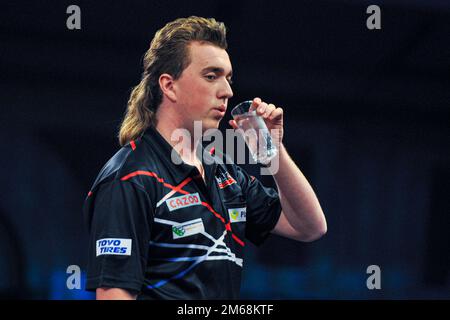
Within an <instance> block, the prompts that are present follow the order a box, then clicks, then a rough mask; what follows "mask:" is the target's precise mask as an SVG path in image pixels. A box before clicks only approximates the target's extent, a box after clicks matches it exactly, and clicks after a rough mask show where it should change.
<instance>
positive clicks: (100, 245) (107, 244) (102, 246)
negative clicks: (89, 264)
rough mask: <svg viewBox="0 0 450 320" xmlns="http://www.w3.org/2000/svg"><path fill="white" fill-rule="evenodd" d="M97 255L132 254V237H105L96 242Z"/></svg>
mask: <svg viewBox="0 0 450 320" xmlns="http://www.w3.org/2000/svg"><path fill="white" fill-rule="evenodd" d="M96 250H97V257H98V256H101V255H107V254H111V255H118V256H131V239H119V238H105V239H100V240H97V242H96Z"/></svg>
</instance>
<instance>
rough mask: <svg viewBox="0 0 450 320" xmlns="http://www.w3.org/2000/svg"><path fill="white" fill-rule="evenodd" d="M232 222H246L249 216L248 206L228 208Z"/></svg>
mask: <svg viewBox="0 0 450 320" xmlns="http://www.w3.org/2000/svg"><path fill="white" fill-rule="evenodd" d="M228 215H229V216H230V222H231V223H233V222H245V221H246V218H247V208H232V209H228Z"/></svg>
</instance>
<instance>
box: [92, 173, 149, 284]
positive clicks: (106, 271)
mask: <svg viewBox="0 0 450 320" xmlns="http://www.w3.org/2000/svg"><path fill="white" fill-rule="evenodd" d="M90 198H91V199H88V200H86V201H91V203H89V204H88V205H86V207H87V208H88V209H87V210H88V211H89V212H87V215H88V216H89V220H88V223H89V250H88V253H89V257H88V269H87V280H86V290H95V289H96V288H100V287H109V288H122V289H127V290H130V291H132V292H136V293H138V292H140V291H141V287H142V284H143V282H144V274H145V268H146V265H147V255H148V248H149V241H150V231H151V230H150V229H151V227H150V226H151V222H152V220H153V209H152V206H151V204H150V199H149V197H148V195H147V193H146V192H145V191H144V190H142V189H141V188H140V187H139V186H137V185H135V184H134V183H132V182H128V181H120V180H114V181H111V182H107V183H104V184H101V185H100V186H99V187H98V188H97V190H96V191H94V192H93V193H92V195H91V197H90ZM85 210H86V209H85Z"/></svg>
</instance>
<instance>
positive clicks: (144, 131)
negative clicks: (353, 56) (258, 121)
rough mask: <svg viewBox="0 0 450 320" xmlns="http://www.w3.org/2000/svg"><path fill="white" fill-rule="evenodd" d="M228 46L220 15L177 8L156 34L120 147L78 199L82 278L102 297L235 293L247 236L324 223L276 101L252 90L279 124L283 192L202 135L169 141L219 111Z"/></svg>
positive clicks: (269, 120) (310, 234)
mask: <svg viewBox="0 0 450 320" xmlns="http://www.w3.org/2000/svg"><path fill="white" fill-rule="evenodd" d="M226 48H227V44H226V38H225V26H224V25H223V23H219V22H217V21H215V20H214V19H205V18H199V17H189V18H183V19H178V20H175V21H173V22H171V23H168V24H167V25H166V26H165V27H164V28H162V29H161V30H159V31H158V32H157V33H156V34H155V37H154V39H153V40H152V42H151V45H150V49H149V50H148V51H147V53H146V55H145V58H144V73H143V76H142V81H141V83H140V84H139V85H138V86H137V87H135V88H134V90H133V92H132V94H131V97H130V100H129V102H128V108H127V113H126V115H125V119H124V121H123V123H122V126H121V129H120V134H119V140H120V143H121V145H122V148H121V149H120V150H119V151H118V152H117V153H116V155H115V156H114V157H113V158H111V159H110V160H109V161H108V163H107V164H106V165H105V166H104V167H103V169H102V170H101V172H100V174H99V176H98V177H97V179H96V181H95V182H94V185H93V187H92V189H91V191H90V192H89V193H88V197H87V198H86V202H85V207H84V210H85V214H86V217H87V219H88V225H89V230H90V247H89V265H88V275H87V283H86V288H87V289H88V290H96V294H97V299H136V298H141V299H229V298H238V297H239V290H240V280H241V278H240V277H241V272H242V267H243V249H244V247H245V240H246V239H248V240H249V241H251V242H253V243H255V244H256V245H259V244H261V243H262V242H263V241H264V240H265V239H266V238H267V236H268V235H269V233H271V232H272V233H275V234H278V235H280V236H284V237H287V238H290V239H294V240H298V241H313V240H315V239H318V238H319V237H321V236H322V235H323V234H325V232H326V229H327V227H326V221H325V217H324V215H323V212H322V209H321V207H320V204H319V202H318V200H317V198H316V196H315V194H314V191H313V190H312V188H311V186H310V185H309V183H308V181H307V180H306V178H305V177H304V176H303V174H302V173H301V171H300V170H299V169H298V167H297V166H296V165H295V164H294V162H293V161H292V160H291V158H290V157H289V155H288V153H287V151H286V149H285V148H284V146H283V144H282V143H281V141H282V137H283V110H282V109H281V108H277V107H275V106H274V105H273V104H267V103H265V102H263V101H261V99H259V98H255V99H254V100H253V105H252V107H253V108H255V109H256V110H257V113H258V114H259V115H260V116H262V117H263V118H264V120H265V122H266V124H267V126H268V128H269V129H272V130H274V132H278V135H277V136H274V139H275V140H276V142H277V144H278V147H279V159H278V161H279V169H278V171H277V172H276V173H275V172H274V179H275V181H276V183H277V187H278V193H277V192H276V191H275V190H273V189H271V188H266V187H264V186H263V185H262V184H261V183H260V182H259V181H258V179H256V178H254V177H252V176H249V175H248V174H247V173H246V172H245V171H244V170H242V169H241V168H240V167H239V166H237V165H235V164H232V163H231V164H230V163H228V162H227V163H219V162H218V161H217V155H215V154H214V152H212V151H211V152H205V150H203V148H202V146H201V144H200V143H199V140H198V139H197V140H196V139H195V138H194V140H192V138H191V140H190V141H189V142H190V143H189V144H186V145H188V146H189V147H188V148H183V150H182V152H173V151H174V146H175V145H176V144H177V143H179V141H173V140H172V139H171V137H172V134H173V132H174V131H175V130H177V129H180V128H183V129H186V130H187V131H188V132H190V133H191V137H192V136H195V135H194V134H193V131H194V121H201V125H202V130H203V131H202V132H204V131H205V130H208V129H213V128H218V125H219V122H220V121H221V119H222V118H223V117H224V114H225V111H226V109H227V107H228V100H229V99H230V98H231V97H232V96H233V91H232V89H231V77H232V66H231V63H230V59H229V56H228V54H227V52H226ZM230 125H231V126H232V127H233V128H236V127H237V126H236V123H235V122H234V121H233V120H231V121H230ZM174 154H175V157H179V158H178V160H180V161H179V163H181V164H175V163H174V161H173V158H172V156H173V155H174ZM204 157H209V158H208V160H209V161H204V160H205V159H204ZM181 160H182V161H181Z"/></svg>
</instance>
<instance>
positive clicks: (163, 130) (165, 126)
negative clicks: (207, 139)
mask: <svg viewBox="0 0 450 320" xmlns="http://www.w3.org/2000/svg"><path fill="white" fill-rule="evenodd" d="M180 129H181V130H180ZM156 130H157V131H158V132H159V133H160V134H161V136H162V137H163V138H164V139H165V140H166V141H167V142H168V143H169V144H170V145H171V146H172V148H174V149H175V151H177V152H178V154H179V155H180V158H181V159H182V160H183V161H184V162H185V163H187V164H190V165H193V166H197V167H198V166H199V165H201V161H200V160H199V159H198V157H197V149H198V148H199V144H200V140H201V136H200V137H196V136H195V135H194V132H192V131H193V130H189V129H188V128H186V127H185V126H184V125H183V124H181V123H180V121H179V120H178V119H176V118H171V117H167V116H165V117H158V121H157V124H156ZM175 130H179V132H177V133H176V134H175V135H174V132H175ZM172 136H173V137H174V138H177V139H178V140H172Z"/></svg>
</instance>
